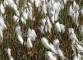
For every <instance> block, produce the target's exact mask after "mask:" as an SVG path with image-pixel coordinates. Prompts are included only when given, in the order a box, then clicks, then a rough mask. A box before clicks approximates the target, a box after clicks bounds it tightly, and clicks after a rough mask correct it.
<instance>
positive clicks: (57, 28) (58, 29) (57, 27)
mask: <svg viewBox="0 0 83 60" xmlns="http://www.w3.org/2000/svg"><path fill="white" fill-rule="evenodd" d="M55 30H57V31H59V32H61V27H60V23H59V22H57V23H56V24H55Z"/></svg>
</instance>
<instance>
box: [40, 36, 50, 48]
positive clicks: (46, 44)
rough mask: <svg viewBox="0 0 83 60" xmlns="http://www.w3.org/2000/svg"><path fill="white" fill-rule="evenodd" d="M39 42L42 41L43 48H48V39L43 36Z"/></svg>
mask: <svg viewBox="0 0 83 60" xmlns="http://www.w3.org/2000/svg"><path fill="white" fill-rule="evenodd" d="M41 42H42V44H43V45H44V47H45V48H47V49H49V48H50V45H49V43H48V40H47V39H46V38H45V37H42V39H41Z"/></svg>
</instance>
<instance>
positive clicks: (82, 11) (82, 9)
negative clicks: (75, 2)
mask: <svg viewBox="0 0 83 60" xmlns="http://www.w3.org/2000/svg"><path fill="white" fill-rule="evenodd" d="M81 13H82V15H83V6H82V8H81Z"/></svg>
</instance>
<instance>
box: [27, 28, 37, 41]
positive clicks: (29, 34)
mask: <svg viewBox="0 0 83 60" xmlns="http://www.w3.org/2000/svg"><path fill="white" fill-rule="evenodd" d="M27 37H29V38H30V39H31V40H32V41H35V39H36V37H37V35H36V32H35V31H34V30H33V29H30V28H29V29H28V33H27Z"/></svg>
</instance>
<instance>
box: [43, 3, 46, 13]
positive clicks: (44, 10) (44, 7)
mask: <svg viewBox="0 0 83 60" xmlns="http://www.w3.org/2000/svg"><path fill="white" fill-rule="evenodd" d="M42 12H43V13H44V14H46V13H47V7H46V4H45V2H43V6H42Z"/></svg>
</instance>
